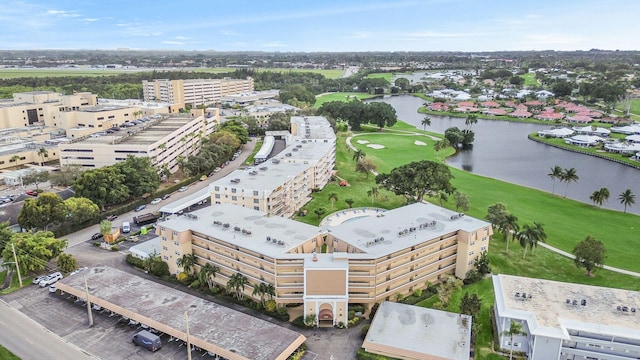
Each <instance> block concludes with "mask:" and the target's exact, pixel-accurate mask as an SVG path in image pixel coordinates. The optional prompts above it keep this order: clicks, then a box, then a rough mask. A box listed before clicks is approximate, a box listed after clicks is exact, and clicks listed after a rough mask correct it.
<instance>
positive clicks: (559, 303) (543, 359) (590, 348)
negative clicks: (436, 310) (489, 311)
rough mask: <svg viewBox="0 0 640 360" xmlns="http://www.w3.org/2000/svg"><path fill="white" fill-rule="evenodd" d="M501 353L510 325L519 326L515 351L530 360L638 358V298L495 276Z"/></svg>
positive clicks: (506, 346) (617, 292)
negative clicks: (520, 330)
mask: <svg viewBox="0 0 640 360" xmlns="http://www.w3.org/2000/svg"><path fill="white" fill-rule="evenodd" d="M493 288H494V292H495V300H496V301H495V308H494V312H495V319H496V327H497V328H496V329H495V331H497V333H498V334H501V335H500V343H499V347H500V348H502V349H505V350H507V351H508V350H510V349H511V346H512V344H511V339H510V337H509V336H508V335H505V331H508V330H509V328H510V326H511V322H512V321H515V322H517V323H520V324H521V325H522V330H523V332H524V334H523V335H517V336H515V337H514V338H513V349H514V351H517V352H522V353H525V354H526V355H527V358H528V359H530V360H552V359H558V360H577V359H591V360H605V359H606V360H627V359H638V358H640V321H639V320H640V319H639V318H638V315H637V313H638V309H640V292H638V291H630V290H622V289H613V288H605V287H599V286H589V285H582V284H572V283H565V282H559V281H551V280H543V279H532V278H526V277H520V276H511V275H494V276H493Z"/></svg>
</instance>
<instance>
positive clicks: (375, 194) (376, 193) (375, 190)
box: [367, 186, 380, 205]
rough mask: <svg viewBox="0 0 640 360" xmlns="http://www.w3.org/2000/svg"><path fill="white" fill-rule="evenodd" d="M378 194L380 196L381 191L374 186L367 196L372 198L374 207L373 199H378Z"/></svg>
mask: <svg viewBox="0 0 640 360" xmlns="http://www.w3.org/2000/svg"><path fill="white" fill-rule="evenodd" d="M378 194H380V191H379V190H378V187H377V186H374V187H372V188H371V190H369V191H367V195H368V196H371V205H373V199H374V198H376V197H378Z"/></svg>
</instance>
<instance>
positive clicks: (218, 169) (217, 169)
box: [213, 167, 222, 172]
mask: <svg viewBox="0 0 640 360" xmlns="http://www.w3.org/2000/svg"><path fill="white" fill-rule="evenodd" d="M220 170H222V168H219V167H217V168H215V169H213V172H218V171H220Z"/></svg>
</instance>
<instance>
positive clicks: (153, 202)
mask: <svg viewBox="0 0 640 360" xmlns="http://www.w3.org/2000/svg"><path fill="white" fill-rule="evenodd" d="M160 201H162V199H160V198H155V199H153V200H151V203H150V204H151V205H155V204H158V203H159V202H160Z"/></svg>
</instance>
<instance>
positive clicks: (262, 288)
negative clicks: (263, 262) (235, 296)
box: [251, 282, 266, 306]
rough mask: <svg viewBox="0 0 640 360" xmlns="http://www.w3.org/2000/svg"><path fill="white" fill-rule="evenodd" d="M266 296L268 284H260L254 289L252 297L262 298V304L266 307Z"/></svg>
mask: <svg viewBox="0 0 640 360" xmlns="http://www.w3.org/2000/svg"><path fill="white" fill-rule="evenodd" d="M265 294H266V284H265V283H262V282H261V283H259V284H256V285H255V286H254V287H253V291H252V292H251V295H252V296H260V303H261V304H262V305H263V306H264V295H265Z"/></svg>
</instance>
